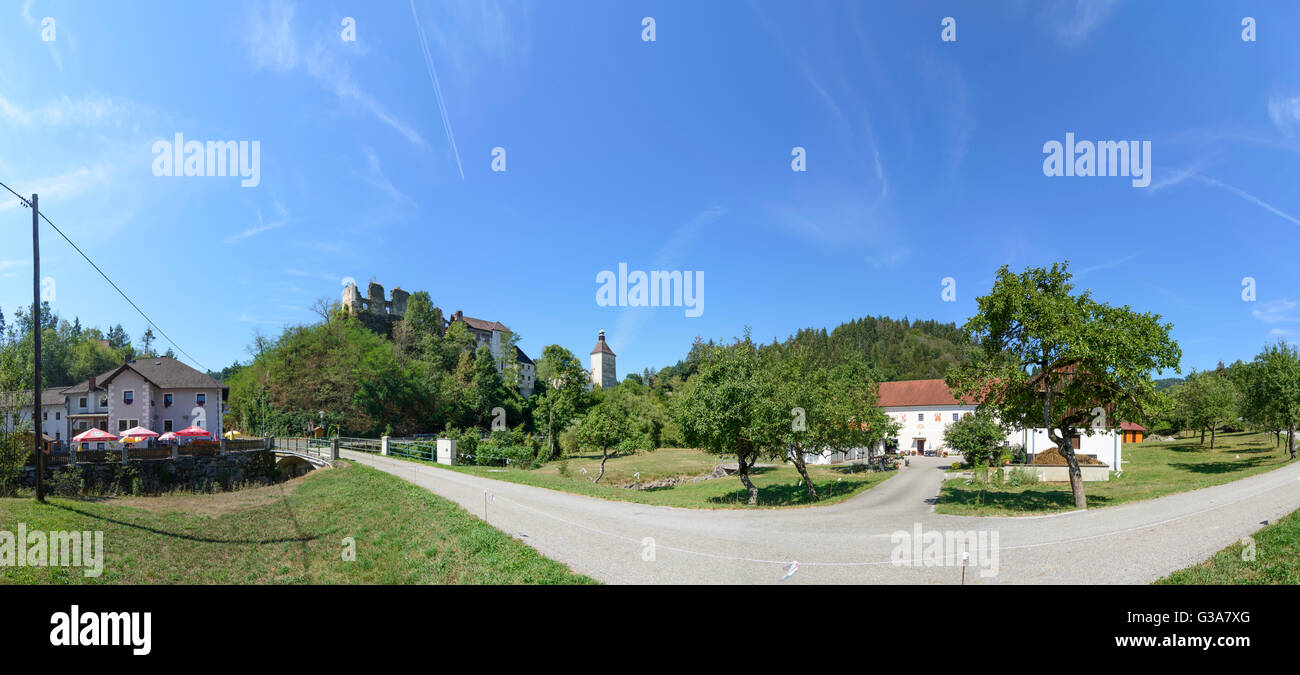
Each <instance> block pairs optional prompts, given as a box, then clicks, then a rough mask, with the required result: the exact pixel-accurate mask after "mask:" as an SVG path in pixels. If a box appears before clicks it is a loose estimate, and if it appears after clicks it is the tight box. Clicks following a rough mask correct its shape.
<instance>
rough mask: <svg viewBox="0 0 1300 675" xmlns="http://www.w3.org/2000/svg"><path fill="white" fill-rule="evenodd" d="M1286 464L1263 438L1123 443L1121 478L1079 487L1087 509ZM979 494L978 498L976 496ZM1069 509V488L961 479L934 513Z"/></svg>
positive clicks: (1071, 501)
mask: <svg viewBox="0 0 1300 675" xmlns="http://www.w3.org/2000/svg"><path fill="white" fill-rule="evenodd" d="M1289 461H1290V458H1289V456H1288V455H1287V454H1286V453H1284V452H1281V451H1279V450H1278V449H1275V448H1274V447H1273V437H1272V435H1270V434H1264V433H1235V434H1220V435H1219V438H1218V439H1217V441H1216V443H1215V448H1214V450H1210V449H1209V444H1208V442H1207V443H1206V445H1201V444H1200V443H1198V442H1197V439H1195V438H1186V439H1177V440H1173V441H1153V440H1148V441H1145V442H1143V443H1125V444H1124V466H1123V473H1122V475H1119V476H1116V475H1114V474H1112V475H1111V479H1110V480H1109V481H1107V482H1105V483H1100V482H1097V483H1084V493H1085V494H1086V495H1087V496H1088V507H1089V508H1095V507H1099V506H1114V505H1116V504H1124V503H1126V502H1135V501H1140V500H1143V499H1152V498H1155V497H1163V496H1164V495H1168V494H1173V493H1176V492H1186V491H1188V490H1197V489H1200V488H1203V487H1210V486H1212V485H1220V484H1222V483H1227V482H1230V481H1234V480H1237V479H1239V478H1245V477H1247V476H1253V475H1255V474H1258V473H1263V472H1265V471H1270V470H1272V469H1276V468H1278V467H1280V466H1282V465H1284V464H1286V463H1288V462H1289ZM981 493H982V494H981ZM1072 509H1074V499H1073V497H1072V496H1071V493H1070V485H1069V483H1045V484H1038V485H1030V486H1025V487H1018V488H1013V487H1006V486H993V485H990V486H987V487H986V488H985V489H983V490H981V487H980V485H979V484H972V485H967V484H966V481H965V480H964V479H960V478H957V479H952V480H949V481H947V482H946V483H944V485H943V490H942V492H941V493H940V497H939V503H938V505H937V506H936V508H935V511H936V512H938V513H948V514H953V515H962V516H1007V515H1013V516H1014V515H1024V514H1040V513H1051V512H1057V511H1069V510H1072Z"/></svg>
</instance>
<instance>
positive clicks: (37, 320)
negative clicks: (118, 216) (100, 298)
mask: <svg viewBox="0 0 1300 675" xmlns="http://www.w3.org/2000/svg"><path fill="white" fill-rule="evenodd" d="M0 187H3V188H4V189H6V190H8V191H9V192H10V193H12V194H13V196H15V197H17V198H18V201H20V202H22V203H23V206H26V207H27V208H29V209H30V208H31V207H32V204H31V202H29V201H27V199H26V198H25V197H23V196H22V195H20V194H18V193H17V192H14V190H13V188H11V187H9V186H8V185H5V184H4V183H3V182H0ZM39 213H40V216H41V219H42V220H44V221H45V222H46V224H48V225H49V226H50V227H52V228H54V231H55V232H58V233H59V236H60V237H63V240H64V241H66V242H68V245H69V246H71V247H72V248H73V250H75V251H76V252H77V253H80V254H81V257H82V258H85V259H86V262H87V263H89V264H90V266H91V267H93V268H95V271H96V272H99V276H101V277H104V281H107V282H108V285H109V286H112V287H113V290H115V291H117V293H118V295H121V296H122V299H123V300H126V301H127V303H128V304H130V305H131V307H132V308H134V309H135V311H136V312H139V313H140V316H142V317H144V320H145V321H146V322H147V323H148V324H149V325H150V326H153V327H154V329H156V330H157V331H158V334H159V335H162V336H163V339H165V340H167V342H168V343H170V344H171V346H173V347H175V348H176V350H177V351H179V352H180V353H182V354H184V355H185V358H187V359H189V360H190V361H192V362H193V363H194V365H196V366H198V367H200V368H202V369H203V370H204V371H207V370H208V367H207V366H205V365H203V364H202V363H199V360H198V359H196V358H194V357H193V356H190V353H189V352H187V351H185V350H184V349H181V346H180V345H178V344H176V341H175V340H173V339H171V336H169V335H167V332H166V331H164V330H163V329H162V327H161V326H159V325H158V324H156V323H154V321H153V319H150V318H149V315H148V314H145V313H144V310H142V309H140V306H139V305H137V304H135V301H133V300H131V298H130V297H129V296H127V294H126V293H125V292H123V291H122V289H121V288H118V286H117V284H115V283H113V280H112V279H109V278H108V275H107V274H105V273H104V270H102V269H100V268H99V265H96V264H95V261H93V260H91V259H90V256H88V255H86V253H85V251H82V250H81V247H79V246H77V245H76V244H74V243H72V240H71V239H69V238H68V235H66V234H64V233H63V230H60V229H59V226H58V225H55V224H54V223H53V222H52V221H51V220H50V219H49V217H48V216H46V215H45V212H44V211H40V212H39ZM33 319H34V320H35V322H34V325H36V326H38V327H39V326H40V317H33ZM38 330H39V328H38Z"/></svg>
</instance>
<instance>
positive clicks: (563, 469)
mask: <svg viewBox="0 0 1300 675" xmlns="http://www.w3.org/2000/svg"><path fill="white" fill-rule="evenodd" d="M556 470H557V471H559V472H560V475H561V476H563V477H565V478H568V477H569V460H567V459H564V460H560V464H559V466H558V467H556Z"/></svg>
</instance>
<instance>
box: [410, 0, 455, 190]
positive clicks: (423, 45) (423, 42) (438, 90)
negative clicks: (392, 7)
mask: <svg viewBox="0 0 1300 675" xmlns="http://www.w3.org/2000/svg"><path fill="white" fill-rule="evenodd" d="M410 2H411V16H412V17H414V18H415V32H416V33H417V34H419V36H420V49H422V50H423V51H424V64H425V65H426V66H428V68H429V80H430V81H431V82H433V93H434V94H435V95H436V96H437V98H438V110H439V111H441V112H442V126H443V128H444V129H446V130H447V142H449V143H451V152H452V154H453V155H455V156H456V170H457V171H459V172H460V179H461V180H465V169H464V168H463V167H461V165H460V151H459V150H457V149H456V136H455V135H453V134H452V133H451V121H450V120H448V119H447V106H445V105H443V103H442V87H441V86H439V85H438V71H437V70H436V69H434V67H433V55H431V54H430V53H429V40H428V38H426V37H425V36H424V28H422V27H421V26H420V15H419V14H417V13H416V11H415V0H410Z"/></svg>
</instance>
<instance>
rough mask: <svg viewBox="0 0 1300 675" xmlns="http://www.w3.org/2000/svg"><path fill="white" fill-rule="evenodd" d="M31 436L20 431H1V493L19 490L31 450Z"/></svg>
mask: <svg viewBox="0 0 1300 675" xmlns="http://www.w3.org/2000/svg"><path fill="white" fill-rule="evenodd" d="M31 442H32V439H31V436H28V435H24V434H23V433H22V432H19V431H13V432H9V431H0V495H5V494H12V493H14V492H15V491H17V490H18V481H19V479H20V478H21V477H22V475H23V465H24V464H26V463H27V455H28V454H29V453H30V452H31Z"/></svg>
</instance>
